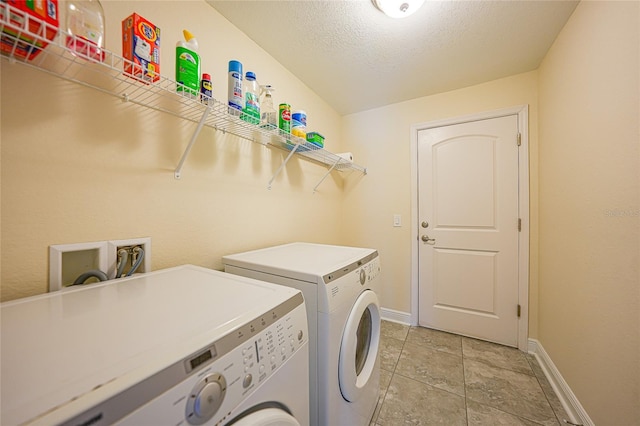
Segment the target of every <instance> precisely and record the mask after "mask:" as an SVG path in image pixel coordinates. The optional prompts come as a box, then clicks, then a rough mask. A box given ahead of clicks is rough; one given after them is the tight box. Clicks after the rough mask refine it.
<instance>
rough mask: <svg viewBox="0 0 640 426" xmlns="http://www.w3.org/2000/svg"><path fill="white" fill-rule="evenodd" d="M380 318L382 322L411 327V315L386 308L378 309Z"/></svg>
mask: <svg viewBox="0 0 640 426" xmlns="http://www.w3.org/2000/svg"><path fill="white" fill-rule="evenodd" d="M380 316H381V317H382V319H383V320H386V321H392V322H397V323H400V324H405V325H411V314H409V313H407V312H401V311H396V310H393V309H388V308H380Z"/></svg>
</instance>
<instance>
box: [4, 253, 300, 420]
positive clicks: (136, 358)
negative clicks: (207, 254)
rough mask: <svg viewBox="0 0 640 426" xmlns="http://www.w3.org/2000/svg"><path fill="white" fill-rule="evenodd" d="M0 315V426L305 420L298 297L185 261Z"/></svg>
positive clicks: (37, 299)
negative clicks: (183, 264) (0, 356)
mask: <svg viewBox="0 0 640 426" xmlns="http://www.w3.org/2000/svg"><path fill="white" fill-rule="evenodd" d="M0 312H1V320H2V348H1V351H2V366H1V368H2V378H1V380H2V383H1V384H2V400H1V420H2V421H1V424H2V425H17V424H34V425H45V424H46V425H59V424H61V425H91V426H99V425H111V424H118V425H136V426H138V425H184V426H189V425H231V424H234V425H236V426H238V425H243V424H252V425H275V424H278V425H296V426H297V425H308V424H309V400H308V390H307V389H308V385H309V381H308V371H309V370H308V367H309V364H308V349H309V345H308V328H307V320H306V310H305V304H304V298H303V296H302V294H301V292H300V291H297V290H295V289H287V288H284V287H282V286H277V285H273V284H270V283H265V282H260V281H256V280H253V279H248V278H244V277H233V276H232V275H230V274H225V273H223V272H220V271H212V270H209V269H205V268H201V267H197V266H191V265H185V266H181V267H176V268H171V269H166V270H162V271H156V272H151V273H147V274H142V275H138V276H135V277H130V278H123V279H120V280H112V281H107V282H104V283H99V284H92V285H87V286H82V287H80V286H79V287H78V288H77V289H69V290H67V291H64V292H55V293H48V294H45V295H41V296H34V297H29V298H25V299H20V300H16V301H12V302H6V303H3V304H2V305H1V308H0Z"/></svg>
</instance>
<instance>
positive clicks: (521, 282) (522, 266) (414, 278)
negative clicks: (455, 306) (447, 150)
mask: <svg viewBox="0 0 640 426" xmlns="http://www.w3.org/2000/svg"><path fill="white" fill-rule="evenodd" d="M507 115H517V116H518V131H519V133H520V135H521V145H520V149H519V152H518V212H519V217H520V219H521V221H522V228H521V231H520V235H519V241H518V303H519V305H520V307H521V310H520V318H518V348H519V349H520V350H522V351H525V352H526V351H527V347H528V338H529V126H528V123H529V106H528V105H521V106H516V107H511V108H505V109H500V110H495V111H487V112H481V113H477V114H471V115H465V116H461V117H454V118H449V119H444V120H436V121H428V122H425V123H419V124H414V125H412V126H411V324H412V325H418V279H419V277H418V262H419V259H418V238H419V221H420V218H419V217H418V132H419V131H420V130H425V129H431V128H435V127H442V126H450V125H454V124H461V123H466V122H470V121H478V120H486V119H489V118H498V117H504V116H507Z"/></svg>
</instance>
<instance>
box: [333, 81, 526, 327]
mask: <svg viewBox="0 0 640 426" xmlns="http://www.w3.org/2000/svg"><path fill="white" fill-rule="evenodd" d="M537 78H538V77H537V72H536V71H533V72H529V73H524V74H519V75H515V76H511V77H507V78H503V79H500V80H496V81H492V82H489V83H485V84H480V85H477V86H473V87H468V88H465V89H460V90H456V91H452V92H447V93H442V94H438V95H433V96H427V97H423V98H419V99H414V100H411V101H407V102H402V103H398V104H393V105H389V106H386V107H382V108H377V109H373V110H370V111H365V112H362V113H358V114H352V115H348V116H346V117H344V119H343V133H342V135H343V136H342V139H343V141H344V142H345V144H347V146H348V147H349V150H351V151H353V153H354V157H355V158H356V159H357V160H359V161H361V162H362V164H365V165H366V166H367V167H368V174H367V175H366V177H365V178H363V179H361V180H359V181H357V180H352V181H349V182H348V184H347V185H346V186H345V201H344V205H343V209H344V212H345V213H344V216H345V221H344V226H345V236H346V239H347V243H348V244H353V245H359V246H370V247H376V248H377V249H378V250H379V252H380V256H381V261H382V266H383V269H382V282H383V289H382V291H381V299H382V300H381V303H382V306H383V307H385V308H388V309H393V310H397V311H400V312H405V313H408V312H410V311H411V244H412V241H411V226H412V224H411V132H410V128H411V126H412V125H414V124H418V123H424V122H428V121H433V120H439V119H443V118H450V117H457V116H463V115H468V114H474V113H478V112H483V111H491V110H496V109H502V108H508V107H513V106H519V105H525V104H528V105H529V138H530V139H529V151H530V152H529V155H530V196H531V205H530V210H531V211H530V215H531V216H530V217H531V242H530V250H531V260H530V268H531V274H530V299H529V303H530V320H529V323H530V335H531V336H535V335H536V328H537V316H536V313H537V274H536V271H537V257H536V256H535V254H536V253H537V244H538V243H537V223H538V216H537V196H538V194H537V191H538V188H537V182H538V174H537V169H538V162H537V157H538V154H537V149H538V148H537V147H538V143H537V140H538V135H537V120H538V97H537V90H538V81H537ZM394 214H401V215H402V227H399V228H394V227H393V215H394Z"/></svg>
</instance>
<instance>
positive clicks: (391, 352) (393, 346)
mask: <svg viewBox="0 0 640 426" xmlns="http://www.w3.org/2000/svg"><path fill="white" fill-rule="evenodd" d="M403 345H404V341H402V340H398V339H392V338H383V339H380V352H379V356H380V369H382V370H387V371H393V370H395V369H396V364H397V363H398V358H400V352H401V351H402V346H403Z"/></svg>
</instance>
